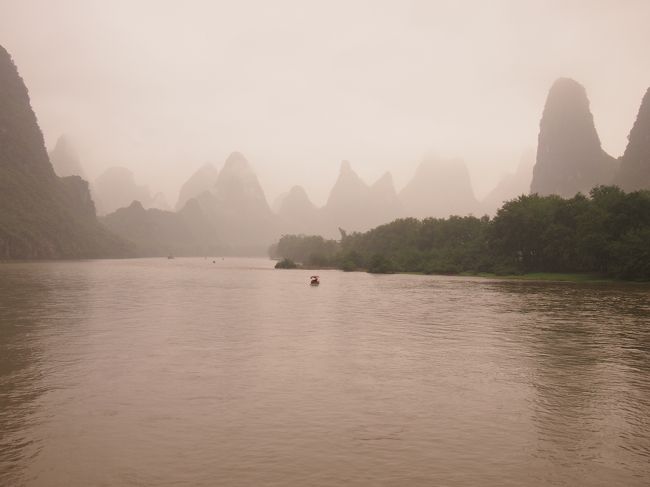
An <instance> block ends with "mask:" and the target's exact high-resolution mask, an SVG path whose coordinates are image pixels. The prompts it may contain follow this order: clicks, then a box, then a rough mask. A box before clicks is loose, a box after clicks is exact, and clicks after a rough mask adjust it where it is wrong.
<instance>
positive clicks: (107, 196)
mask: <svg viewBox="0 0 650 487" xmlns="http://www.w3.org/2000/svg"><path fill="white" fill-rule="evenodd" d="M0 88H1V89H0V259H15V258H73V257H74V258H76V257H107V256H126V255H166V254H175V255H206V256H207V255H217V254H230V255H233V254H239V255H251V254H263V253H265V251H266V249H267V247H268V245H269V244H271V243H272V242H274V241H275V240H277V239H278V237H279V236H280V235H282V234H288V233H304V234H320V235H323V236H325V237H330V238H331V237H338V236H339V234H340V231H341V230H343V231H345V232H348V233H349V232H354V231H365V230H368V229H370V228H373V227H376V226H378V225H381V224H383V223H388V222H390V221H392V220H394V219H395V218H399V217H407V216H409V217H418V218H427V217H434V218H444V217H447V216H449V215H452V214H455V215H467V214H474V215H482V214H485V213H488V214H494V212H495V211H496V210H497V208H499V207H500V206H501V205H502V204H503V202H504V201H507V200H509V199H512V198H514V197H516V196H518V195H520V194H524V193H528V192H529V191H532V192H537V193H540V194H544V195H546V194H558V195H560V196H563V197H569V196H573V195H574V194H575V193H576V192H583V193H587V192H588V191H589V190H590V189H591V188H592V187H593V186H595V185H598V184H611V183H612V182H614V183H616V184H619V185H620V186H621V187H622V188H623V189H625V190H628V191H631V190H636V189H649V188H650V90H649V91H648V92H647V93H646V94H645V97H644V98H643V101H642V104H641V108H640V110H639V115H638V117H637V120H636V122H635V124H634V127H633V128H632V131H631V132H630V136H629V144H628V146H627V148H626V150H625V153H624V154H623V156H621V157H620V158H619V159H614V158H613V157H611V156H609V155H608V154H606V153H605V152H604V151H603V149H602V147H601V144H600V140H599V137H598V134H597V133H596V129H595V125H594V121H593V116H592V114H591V111H590V109H589V101H588V99H587V95H586V92H585V89H584V88H583V87H582V86H581V85H580V84H579V83H577V82H576V81H573V80H570V79H567V78H561V79H559V80H557V81H556V82H555V83H554V84H553V86H552V87H551V89H550V92H549V95H548V99H547V101H546V105H545V107H544V111H543V114H542V119H541V122H540V132H539V140H538V148H537V155H536V158H535V161H533V158H532V156H530V155H525V156H524V157H522V160H521V162H520V165H519V167H518V168H517V170H516V172H515V173H514V174H509V175H506V176H505V177H504V178H503V179H502V180H501V181H500V182H499V183H498V184H497V186H496V187H495V188H494V190H493V191H492V192H490V193H489V194H488V195H487V196H486V197H485V198H484V200H483V201H479V200H477V198H476V197H475V195H474V192H473V190H472V185H471V181H470V177H469V172H468V170H467V167H466V166H465V164H464V163H463V162H462V161H460V160H445V159H436V158H426V159H424V160H423V161H422V162H421V164H420V165H419V167H418V168H417V169H416V171H415V174H414V176H413V178H412V179H411V180H410V181H409V182H408V183H407V184H406V186H405V187H404V188H403V189H402V190H401V191H399V192H398V191H396V189H395V186H394V183H393V179H392V176H391V175H390V173H386V174H384V175H383V176H382V177H381V178H379V179H378V180H377V181H376V182H375V183H374V184H367V183H366V182H365V181H363V180H362V179H361V178H360V177H359V175H358V174H357V173H356V172H355V171H354V169H353V168H352V165H351V164H350V163H349V162H347V161H343V162H342V163H341V166H340V169H339V174H338V178H337V179H336V182H335V183H334V185H333V187H332V189H331V191H330V194H329V197H328V199H327V202H326V203H325V205H324V206H322V207H320V208H319V207H317V206H316V205H314V204H313V203H312V202H311V200H310V198H309V196H308V194H307V192H306V191H305V190H304V188H302V187H301V186H293V187H292V188H291V189H290V190H289V191H288V192H287V193H286V194H284V195H282V197H280V198H278V200H277V201H276V202H275V204H274V209H273V210H272V209H271V208H270V206H269V204H268V202H267V199H266V195H265V193H264V190H263V189H262V186H261V185H260V183H259V181H258V178H257V176H256V174H255V171H254V170H253V167H252V165H251V164H250V163H249V162H248V161H247V160H246V158H245V157H244V155H243V154H241V153H239V152H233V153H232V154H231V155H230V156H229V157H228V158H227V159H226V161H225V163H224V165H223V167H222V168H221V169H220V170H218V169H217V168H216V167H214V166H212V165H209V164H208V165H205V166H203V167H201V168H199V169H198V170H197V171H196V172H195V173H194V174H193V175H192V176H191V177H190V178H189V179H188V180H187V181H186V182H185V183H184V184H183V185H182V187H181V190H180V192H179V198H178V201H177V203H176V205H175V210H174V211H171V210H170V207H169V205H167V202H166V201H164V197H163V196H162V194H157V195H154V196H152V195H151V193H150V191H149V188H148V187H147V186H144V185H139V184H137V183H136V181H135V177H134V175H133V173H132V172H131V171H130V170H129V169H127V168H120V167H112V168H109V169H107V170H106V171H105V172H104V173H103V174H102V175H101V176H100V177H98V178H97V179H96V180H95V181H94V182H93V184H92V185H90V188H89V185H88V183H87V182H86V181H85V180H83V179H82V177H83V175H84V170H83V167H82V164H81V161H80V159H79V157H78V155H77V153H76V151H75V149H74V146H73V144H72V142H71V140H70V139H69V138H68V137H61V138H60V139H59V140H58V141H57V143H56V145H55V147H54V149H53V150H52V152H51V153H50V154H49V157H48V153H47V152H46V149H45V145H44V141H43V136H42V133H41V131H40V129H39V127H38V124H37V121H36V116H35V114H34V112H33V111H32V109H31V106H30V103H29V98H28V94H27V89H26V87H25V85H24V83H23V81H22V79H21V78H20V76H19V74H18V71H17V69H16V66H15V65H14V64H13V62H12V60H11V58H10V56H9V54H8V53H7V52H6V51H5V50H4V49H2V48H1V47H0ZM57 174H58V175H57ZM91 195H92V198H91ZM93 200H94V202H93ZM97 214H99V215H101V216H100V218H99V219H98V218H97V216H96V215H97Z"/></svg>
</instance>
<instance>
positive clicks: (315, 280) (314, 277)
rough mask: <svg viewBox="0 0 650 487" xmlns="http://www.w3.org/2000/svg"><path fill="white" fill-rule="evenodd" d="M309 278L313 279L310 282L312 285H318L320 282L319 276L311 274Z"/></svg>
mask: <svg viewBox="0 0 650 487" xmlns="http://www.w3.org/2000/svg"><path fill="white" fill-rule="evenodd" d="M309 279H311V281H310V283H309V284H311V285H312V286H318V285H319V284H320V281H319V280H318V276H311V277H310V278H309Z"/></svg>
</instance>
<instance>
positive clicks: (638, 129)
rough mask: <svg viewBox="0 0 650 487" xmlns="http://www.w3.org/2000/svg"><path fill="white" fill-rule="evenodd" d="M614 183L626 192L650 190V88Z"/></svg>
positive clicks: (644, 98)
mask: <svg viewBox="0 0 650 487" xmlns="http://www.w3.org/2000/svg"><path fill="white" fill-rule="evenodd" d="M614 182H615V183H616V184H618V185H619V186H620V187H621V188H622V189H624V190H625V191H636V190H639V189H650V88H648V90H647V91H646V93H645V96H644V97H643V101H642V102H641V108H639V114H638V115H637V117H636V121H635V122H634V126H633V127H632V130H631V131H630V135H629V136H628V144H627V147H626V148H625V153H624V154H623V157H621V167H620V169H619V171H618V174H617V175H616V178H615V181H614Z"/></svg>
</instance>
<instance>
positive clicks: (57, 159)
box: [49, 135, 85, 179]
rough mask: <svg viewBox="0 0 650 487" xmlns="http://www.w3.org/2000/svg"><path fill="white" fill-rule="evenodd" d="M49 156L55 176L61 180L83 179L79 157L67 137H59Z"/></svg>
mask: <svg viewBox="0 0 650 487" xmlns="http://www.w3.org/2000/svg"><path fill="white" fill-rule="evenodd" d="M49 156H50V162H51V163H52V166H53V167H54V172H55V173H56V174H57V176H59V177H62V178H63V177H66V176H80V177H82V178H84V179H85V176H84V171H83V168H82V167H81V161H80V160H79V155H78V154H77V151H76V150H75V148H74V146H73V145H72V142H71V141H70V139H69V137H66V136H65V135H62V136H61V137H59V139H58V140H57V141H56V145H55V146H54V149H53V150H52V151H51V152H50V153H49Z"/></svg>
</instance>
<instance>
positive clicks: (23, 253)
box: [0, 46, 132, 259]
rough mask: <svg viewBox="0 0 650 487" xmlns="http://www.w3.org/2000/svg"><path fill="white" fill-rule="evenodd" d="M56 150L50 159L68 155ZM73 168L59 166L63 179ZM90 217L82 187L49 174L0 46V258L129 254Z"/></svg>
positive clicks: (22, 90) (22, 91) (25, 98)
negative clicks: (64, 174)
mask: <svg viewBox="0 0 650 487" xmlns="http://www.w3.org/2000/svg"><path fill="white" fill-rule="evenodd" d="M70 154H71V152H70V151H69V148H66V147H65V146H64V145H58V147H57V148H56V149H55V150H54V155H55V159H57V158H59V157H61V158H64V159H65V158H66V157H68V156H70ZM71 167H73V164H68V165H62V168H63V170H64V173H66V174H69V172H70V170H71ZM131 250H132V249H131V245H130V244H128V243H127V242H126V241H124V240H122V239H120V238H118V237H116V236H115V235H113V234H111V233H110V232H109V231H108V230H106V228H105V227H104V226H102V225H100V224H99V222H98V221H97V219H96V217H95V206H94V204H93V201H92V199H91V197H90V192H89V190H88V183H87V182H86V181H84V180H83V179H82V178H81V177H79V176H76V175H68V176H66V177H59V176H57V175H56V174H55V172H54V169H53V167H52V164H51V163H50V159H49V157H48V154H47V151H46V149H45V142H44V140H43V134H42V133H41V130H40V128H39V126H38V123H37V121H36V115H35V114H34V111H33V110H32V108H31V106H30V102H29V95H28V92H27V88H26V86H25V84H24V82H23V80H22V78H21V77H20V75H19V74H18V70H17V68H16V66H15V65H14V63H13V61H12V59H11V57H10V55H9V53H8V52H7V51H6V50H5V49H4V48H3V47H2V46H0V258H2V259H34V258H38V259H53V258H79V257H86V258H90V257H108V256H125V255H130V254H131Z"/></svg>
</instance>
